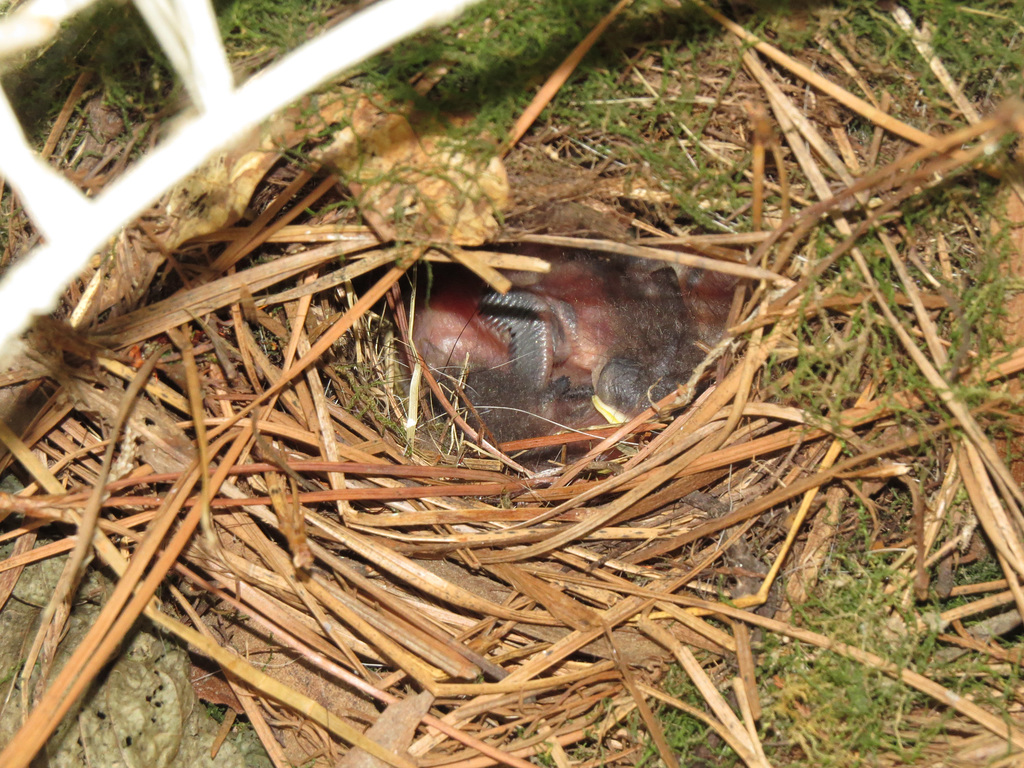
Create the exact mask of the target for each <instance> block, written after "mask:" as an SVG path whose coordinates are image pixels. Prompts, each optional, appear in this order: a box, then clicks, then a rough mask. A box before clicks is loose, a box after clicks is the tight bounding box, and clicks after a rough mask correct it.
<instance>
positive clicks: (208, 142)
mask: <svg viewBox="0 0 1024 768" xmlns="http://www.w3.org/2000/svg"><path fill="white" fill-rule="evenodd" d="M472 2H475V0H381V2H378V3H376V4H375V5H372V6H370V7H369V8H367V9H365V10H363V11H361V12H360V13H358V14H356V15H355V16H353V17H352V18H350V19H348V20H346V21H345V22H344V23H342V24H339V25H338V26H337V27H335V28H334V29H331V30H329V31H328V32H326V33H324V34H323V35H321V36H320V37H318V38H316V39H314V40H311V41H310V42H308V43H306V44H305V45H303V46H302V47H301V48H298V49H297V50H295V51H293V52H292V53H290V54H289V55H288V56H287V57H285V58H284V59H282V60H281V61H278V62H276V63H275V64H272V65H271V66H269V67H268V68H267V69H265V70H264V71H262V72H260V73H259V74H257V75H256V76H254V77H253V78H251V79H250V80H249V81H248V82H246V83H245V84H244V85H242V86H241V87H240V88H238V89H237V90H235V91H233V92H231V93H229V94H228V95H226V96H225V97H224V98H223V99H221V100H220V101H218V102H215V103H213V104H210V105H209V109H208V110H207V111H205V112H203V113H201V114H200V115H199V116H198V117H196V118H195V119H193V120H191V121H190V122H188V123H186V124H184V125H182V126H181V127H180V129H179V130H178V131H177V132H176V133H175V134H174V135H172V136H171V137H169V138H168V139H167V140H166V141H165V142H164V143H163V144H161V145H160V146H158V147H156V148H155V149H154V150H153V151H152V152H151V153H150V154H149V155H148V156H146V157H144V158H143V159H142V160H140V161H139V163H138V164H137V165H136V166H135V167H134V168H132V169H131V171H129V172H128V173H126V174H125V175H124V176H122V177H121V178H119V179H118V180H116V181H115V182H113V183H112V184H111V185H110V186H109V187H108V188H107V189H106V190H104V191H103V193H102V194H101V195H100V196H99V197H97V198H96V199H95V200H94V201H93V202H92V203H91V204H90V205H88V206H83V205H78V206H69V209H71V210H69V214H68V215H67V216H66V217H65V218H64V222H63V226H62V227H60V228H58V229H57V230H56V231H52V230H51V229H49V228H48V229H47V235H48V237H49V239H48V241H47V242H46V243H45V244H44V245H42V246H39V247H37V248H36V249H34V250H33V252H32V253H31V254H29V255H27V256H25V257H23V258H22V259H21V260H20V261H19V262H17V263H16V264H15V265H14V266H13V267H12V268H11V269H9V270H8V272H7V274H6V275H5V276H4V279H3V281H2V282H0V360H2V359H4V358H5V357H6V354H7V353H8V352H9V350H12V349H13V348H15V346H16V345H12V344H9V342H10V340H12V339H13V338H14V337H15V336H17V335H18V334H20V333H21V332H22V331H23V330H24V329H25V327H26V326H27V325H28V323H29V322H30V320H31V318H32V316H33V315H35V314H40V313H45V312H49V311H51V310H53V309H54V307H56V305H57V302H58V301H59V300H60V297H61V295H62V294H63V292H64V289H65V286H66V285H67V284H68V283H69V282H70V281H71V280H73V279H74V278H75V276H76V275H77V274H78V273H79V272H80V271H81V270H82V269H83V268H84V267H85V265H86V264H87V263H88V261H89V258H90V257H91V256H92V254H93V253H94V252H95V251H96V250H98V249H99V248H101V247H102V246H103V244H104V243H105V242H106V241H107V240H108V239H109V238H110V237H111V236H112V235H113V234H114V233H115V232H116V231H117V230H118V229H119V228H120V227H122V226H123V225H124V224H126V223H127V222H129V221H131V220H132V219H134V218H135V217H136V216H138V215H139V214H140V213H142V212H143V211H144V210H146V208H148V207H149V206H150V205H151V204H152V203H153V201H155V200H156V199H157V198H159V197H160V195H162V194H163V193H164V192H165V191H166V190H167V189H169V188H170V187H171V186H173V185H174V184H175V183H177V182H178V181H179V180H180V179H182V178H184V177H185V176H187V175H188V174H189V173H191V172H192V171H193V170H195V169H196V168H197V167H198V166H199V165H200V164H202V162H203V161H204V160H205V159H206V158H207V157H209V156H210V155H211V154H213V153H214V152H215V151H217V150H218V149H221V148H222V147H223V146H224V145H226V144H228V143H229V142H230V141H231V140H232V139H233V138H234V137H235V136H237V135H238V134H240V133H241V132H243V131H245V130H246V129H248V128H250V127H251V126H253V125H256V124H257V123H260V122H262V121H263V120H265V119H266V118H267V117H269V116H270V115H271V114H273V113H274V112H276V111H277V110H279V109H282V108H283V107H285V106H287V105H288V104H290V103H291V102H293V101H294V100H295V99H297V98H298V97H299V96H301V95H302V94H303V93H306V92H308V91H310V90H312V89H314V88H316V87H317V86H319V85H320V84H321V83H323V82H325V81H326V80H329V79H331V78H333V77H335V76H336V75H338V74H339V73H340V72H342V71H343V70H345V69H348V68H350V67H352V66H353V65H355V64H358V63H359V62H361V61H363V60H364V59H366V58H367V57H369V56H372V55H373V54H375V53H378V52H379V51H381V50H383V49H384V48H386V47H388V46H390V45H393V44H394V43H396V42H398V41H399V40H401V39H403V38H405V37H408V36H409V35H411V34H413V33H415V32H418V31H420V30H422V29H424V28H426V27H428V26H432V25H435V24H441V23H444V22H446V21H448V20H449V19H451V18H453V17H454V16H455V15H456V14H458V13H459V12H460V11H462V10H463V9H464V8H465V7H466V6H468V5H470V4H471V3H472ZM2 128H3V126H2V125H0V142H2V141H4V140H5V138H6V137H5V136H4V135H3V133H2ZM19 133H20V131H19ZM23 141H24V138H23V137H22V142H23ZM11 170H12V171H16V172H15V173H7V178H6V181H7V182H8V183H9V184H11V185H12V186H13V187H14V188H15V189H16V190H17V191H18V192H19V193H21V192H22V190H23V189H28V188H29V187H30V186H31V181H25V180H24V179H23V178H22V176H21V173H22V170H20V169H16V168H11ZM82 200H83V201H84V200H85V198H82ZM30 215H32V211H31V210H30Z"/></svg>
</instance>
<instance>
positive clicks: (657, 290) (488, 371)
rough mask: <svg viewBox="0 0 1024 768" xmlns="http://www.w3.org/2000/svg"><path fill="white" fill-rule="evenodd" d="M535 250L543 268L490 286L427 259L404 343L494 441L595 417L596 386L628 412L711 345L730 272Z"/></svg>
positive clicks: (723, 312)
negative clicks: (431, 269)
mask: <svg viewBox="0 0 1024 768" xmlns="http://www.w3.org/2000/svg"><path fill="white" fill-rule="evenodd" d="M531 255H541V256H543V257H545V258H547V259H548V260H549V261H550V263H551V271H550V272H548V273H546V274H542V273H535V272H518V271H514V272H507V273H505V274H506V276H507V277H508V278H509V279H510V280H511V282H512V285H513V287H512V289H511V290H509V291H508V292H507V293H506V294H504V295H503V294H500V293H497V292H496V291H493V290H492V289H490V288H489V287H488V286H487V285H486V284H484V283H483V282H482V281H480V280H478V279H477V278H476V277H474V276H473V275H471V274H470V273H468V272H466V271H465V270H461V269H457V268H452V269H437V270H436V272H435V277H434V290H433V292H432V293H431V294H430V296H428V297H426V301H425V302H421V303H420V306H419V307H418V309H417V312H416V316H415V319H414V324H413V345H414V346H415V348H416V350H417V351H418V352H419V354H420V355H421V356H422V357H423V359H424V361H425V362H426V364H427V365H428V366H429V367H430V368H431V370H432V371H434V373H435V375H438V376H439V378H440V380H442V382H443V380H444V379H445V378H448V377H452V378H458V377H459V376H460V375H461V373H462V372H463V371H465V372H466V394H467V396H468V397H469V399H470V401H471V402H472V404H473V406H474V409H475V410H476V412H477V413H478V414H479V416H480V418H481V419H482V420H483V421H484V423H485V424H486V426H487V428H488V429H489V430H490V431H491V432H492V433H493V434H494V435H495V437H496V438H497V439H498V440H499V441H507V440H515V439H520V438H524V437H533V436H538V435H544V434H553V433H555V432H558V431H561V430H563V429H583V428H585V427H587V426H592V425H595V424H600V423H602V422H603V421H604V419H603V418H602V417H601V415H600V414H599V413H598V411H597V409H596V408H595V406H594V402H593V399H594V396H595V395H596V396H597V397H598V398H599V399H600V400H601V401H602V403H603V404H604V405H605V406H610V408H611V409H613V410H614V411H617V412H618V413H620V414H621V415H622V416H625V417H631V416H634V415H636V414H638V413H640V412H641V411H643V410H644V409H645V408H647V407H648V406H649V405H650V403H651V402H653V401H655V400H658V399H661V398H662V397H664V396H665V395H667V394H668V393H669V392H670V391H671V390H672V389H673V388H674V387H675V386H677V385H678V384H679V383H680V382H685V381H686V380H687V379H688V378H689V376H690V373H691V372H692V370H693V369H694V367H696V365H698V364H699V363H700V361H701V360H702V359H703V357H704V351H703V350H702V348H701V345H704V346H709V345H711V344H714V343H715V342H716V341H717V340H718V338H719V336H720V335H721V333H722V329H723V325H724V323H725V320H726V316H727V314H728V310H729V302H730V298H731V294H732V287H733V285H732V282H731V281H729V280H723V279H721V277H720V276H719V275H717V274H712V273H704V272H700V271H693V270H690V271H684V272H681V273H680V272H677V271H676V269H675V268H673V267H671V266H664V265H662V264H659V263H656V262H651V261H649V260H645V259H637V258H631V257H625V256H616V255H609V254H598V253H595V252H592V251H587V250H567V249H557V250H550V251H545V252H543V253H537V252H534V253H532V254H531Z"/></svg>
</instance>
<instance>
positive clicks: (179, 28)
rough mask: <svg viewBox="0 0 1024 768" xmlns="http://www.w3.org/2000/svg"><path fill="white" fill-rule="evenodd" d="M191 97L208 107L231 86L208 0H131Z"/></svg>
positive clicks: (229, 75)
mask: <svg viewBox="0 0 1024 768" xmlns="http://www.w3.org/2000/svg"><path fill="white" fill-rule="evenodd" d="M135 7H136V8H138V10H139V14H140V15H141V16H142V18H143V19H145V21H146V25H147V26H148V27H149V29H150V31H152V33H153V36H154V37H155V38H156V39H157V41H158V42H159V43H160V47H161V48H163V49H164V52H165V53H166V54H167V58H168V59H170V61H171V64H172V65H173V66H174V68H175V69H176V70H177V71H178V75H179V76H180V77H181V79H182V81H183V82H184V84H185V87H186V88H187V89H188V92H189V95H190V96H191V97H192V101H193V102H194V103H195V104H196V105H197V106H198V107H199V108H200V109H209V108H210V107H211V106H212V105H214V104H216V103H217V102H218V101H220V100H221V99H223V98H224V97H225V96H226V95H227V94H228V93H230V91H231V90H232V89H233V87H234V82H233V79H232V76H231V65H230V64H228V59H227V55H226V54H225V53H224V46H223V44H222V43H221V39H220V31H219V30H218V28H217V17H216V16H215V15H214V13H213V8H212V7H211V6H210V2H209V0H135Z"/></svg>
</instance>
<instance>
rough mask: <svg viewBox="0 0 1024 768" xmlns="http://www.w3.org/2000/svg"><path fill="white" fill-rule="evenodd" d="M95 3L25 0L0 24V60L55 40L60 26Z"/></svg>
mask: <svg viewBox="0 0 1024 768" xmlns="http://www.w3.org/2000/svg"><path fill="white" fill-rule="evenodd" d="M95 2H96V0H28V2H27V3H22V4H21V5H20V6H19V7H18V8H17V10H15V11H13V12H12V13H11V15H10V16H8V17H7V18H6V19H4V20H3V21H2V22H0V58H4V57H7V56H13V55H14V54H16V53H22V52H23V51H27V50H30V49H32V48H35V47H36V46H37V45H42V44H43V43H45V42H46V41H47V40H49V39H50V38H52V37H55V36H56V35H57V33H58V32H59V31H60V24H61V22H62V21H64V19H67V18H70V17H71V16H74V15H75V14H76V13H78V12H79V11H80V10H82V9H83V8H85V7H87V6H90V5H92V4H93V3H95Z"/></svg>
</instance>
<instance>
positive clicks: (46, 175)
mask: <svg viewBox="0 0 1024 768" xmlns="http://www.w3.org/2000/svg"><path fill="white" fill-rule="evenodd" d="M0 143H2V146H3V151H0V174H2V175H3V176H4V177H5V178H6V179H7V180H8V181H9V182H11V184H12V186H14V187H15V188H16V189H17V190H18V196H19V199H20V200H21V204H22V206H24V208H25V210H26V211H27V212H28V215H29V218H31V219H32V222H33V223H34V224H35V225H36V229H38V230H39V233H40V234H41V235H42V236H43V237H44V238H45V239H47V240H53V239H55V238H57V237H59V236H60V232H61V230H62V229H64V226H65V224H66V223H67V220H68V217H69V216H70V217H71V219H72V220H76V221H78V220H82V219H87V218H88V217H89V210H90V209H91V208H92V201H90V200H89V199H88V198H86V197H85V196H84V195H83V194H82V193H81V192H79V191H78V189H77V188H76V187H75V186H74V185H73V184H72V183H71V182H70V181H68V180H67V179H66V178H65V177H64V175H63V174H61V173H60V172H59V171H57V170H56V169H55V168H54V167H53V166H52V165H50V164H49V163H47V162H46V161H45V160H43V159H42V158H41V157H39V155H38V154H37V153H36V152H35V151H34V150H33V149H32V147H31V146H30V145H29V143H28V140H27V139H26V138H25V134H24V132H23V131H22V129H21V123H19V122H18V117H17V115H15V114H14V109H13V108H12V107H11V103H10V102H9V101H8V100H7V94H6V93H4V92H3V91H2V90H0ZM15 180H17V182H16V183H15Z"/></svg>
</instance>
